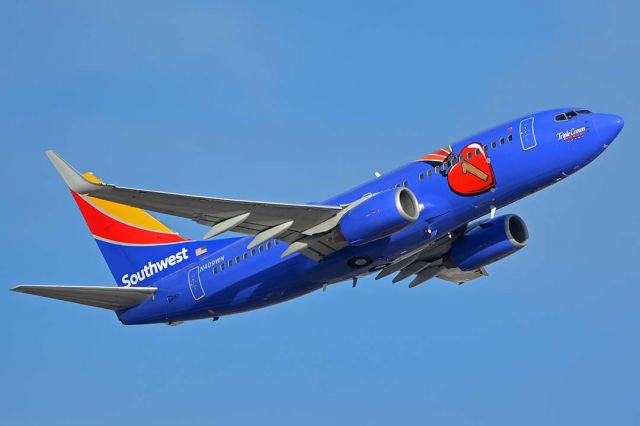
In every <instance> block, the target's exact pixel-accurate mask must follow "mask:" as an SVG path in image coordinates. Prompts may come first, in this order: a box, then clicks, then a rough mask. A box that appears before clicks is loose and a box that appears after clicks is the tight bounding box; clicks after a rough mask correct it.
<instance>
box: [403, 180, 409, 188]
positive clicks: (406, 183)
mask: <svg viewBox="0 0 640 426" xmlns="http://www.w3.org/2000/svg"><path fill="white" fill-rule="evenodd" d="M402 185H404V187H405V188H406V187H407V186H409V182H408V181H406V180H405V181H404V182H402Z"/></svg>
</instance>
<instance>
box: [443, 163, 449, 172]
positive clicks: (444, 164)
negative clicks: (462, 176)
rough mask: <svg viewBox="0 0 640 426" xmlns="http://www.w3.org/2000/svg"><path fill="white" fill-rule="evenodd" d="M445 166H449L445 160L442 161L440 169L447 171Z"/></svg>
mask: <svg viewBox="0 0 640 426" xmlns="http://www.w3.org/2000/svg"><path fill="white" fill-rule="evenodd" d="M447 167H449V163H447V162H446V161H445V162H444V163H442V171H443V172H446V171H447Z"/></svg>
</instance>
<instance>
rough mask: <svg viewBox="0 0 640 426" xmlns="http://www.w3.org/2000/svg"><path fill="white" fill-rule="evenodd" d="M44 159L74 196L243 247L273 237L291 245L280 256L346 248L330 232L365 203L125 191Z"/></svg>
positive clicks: (54, 157)
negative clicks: (237, 236) (201, 230)
mask: <svg viewBox="0 0 640 426" xmlns="http://www.w3.org/2000/svg"><path fill="white" fill-rule="evenodd" d="M47 156H48V157H49V159H50V160H51V162H52V163H53V165H54V166H55V168H56V169H57V170H58V172H59V173H60V175H62V178H63V179H64V180H65V182H66V183H67V185H68V186H69V188H70V189H71V190H72V191H74V192H76V193H78V194H81V195H88V196H91V197H95V198H100V199H103V200H108V201H113V202H116V203H120V204H126V205H129V206H133V207H138V208H141V209H146V210H151V211H155V212H158V213H165V214H169V215H172V216H179V217H184V218H188V219H191V220H193V221H195V222H197V223H200V224H203V225H206V226H210V227H211V229H210V230H209V232H207V234H206V235H205V238H212V237H214V236H216V235H218V234H220V233H222V232H225V231H234V232H239V233H242V234H248V235H253V236H254V239H253V241H252V242H251V243H250V244H249V246H248V248H251V247H254V246H256V245H258V244H261V243H262V242H264V241H267V240H269V239H272V238H278V239H280V240H282V241H285V242H287V243H288V244H289V245H290V246H289V248H288V249H287V251H285V252H284V253H283V254H282V256H283V257H284V256H286V255H289V254H292V253H295V252H298V251H300V252H302V253H303V254H305V255H306V256H308V257H310V258H312V259H314V260H320V259H322V258H323V257H325V256H327V255H329V254H331V253H333V252H335V251H337V250H339V249H340V248H343V247H345V246H346V245H347V244H346V243H344V242H336V241H333V239H332V237H331V232H329V231H332V230H333V229H334V228H335V227H336V226H337V225H338V222H339V220H340V218H341V217H342V215H344V213H346V212H347V211H348V210H349V209H350V208H352V207H355V206H356V205H357V204H359V202H361V201H363V200H364V199H366V198H361V199H360V200H356V201H355V202H353V203H351V204H349V205H348V206H331V205H315V204H287V203H268V202H262V201H246V200H230V199H225V198H213V197H204V196H197V195H185V194H175V193H169V192H158V191H149V190H145V189H134V188H124V187H119V186H115V185H111V184H105V183H102V182H100V181H98V180H96V179H88V178H87V175H85V176H83V175H82V174H80V173H79V172H78V171H77V170H76V169H74V168H73V167H72V166H71V165H70V164H69V163H67V162H66V161H65V160H64V159H62V157H60V156H59V155H57V154H56V153H55V152H53V151H47Z"/></svg>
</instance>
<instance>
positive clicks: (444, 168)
mask: <svg viewBox="0 0 640 426" xmlns="http://www.w3.org/2000/svg"><path fill="white" fill-rule="evenodd" d="M512 140H513V135H512V134H511V133H509V134H508V135H507V137H506V138H500V139H499V140H495V141H492V142H491V143H490V144H487V145H484V146H483V148H484V152H485V153H487V152H489V148H491V149H493V148H496V147H497V146H498V144H500V145H504V144H505V141H508V142H511V141H512ZM476 155H480V149H479V148H476V149H475V150H473V151H469V152H467V154H466V157H465V158H464V159H466V160H471V159H472V158H473V157H474V156H476ZM458 158H459V157H458V156H457V155H456V156H453V157H452V158H451V160H449V161H445V162H444V163H442V165H441V166H435V167H434V168H433V169H431V168H430V169H429V170H427V173H426V175H427V177H430V176H432V175H433V174H434V173H436V174H437V173H440V172H441V171H442V172H445V171H447V169H449V168H451V167H453V166H454V165H455V164H456V163H457V162H458ZM487 161H490V159H489V158H488V157H487ZM424 178H425V174H424V173H420V174H419V175H418V180H420V181H422V180H424ZM401 186H405V187H407V186H409V181H408V180H405V181H404V182H402V184H400V183H397V184H396V188H400V187H401ZM389 189H391V188H389Z"/></svg>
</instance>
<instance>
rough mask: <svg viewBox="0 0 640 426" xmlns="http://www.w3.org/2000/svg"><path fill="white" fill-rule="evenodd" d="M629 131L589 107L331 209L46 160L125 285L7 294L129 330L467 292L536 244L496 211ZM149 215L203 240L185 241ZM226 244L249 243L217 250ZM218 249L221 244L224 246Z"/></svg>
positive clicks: (340, 198)
mask: <svg viewBox="0 0 640 426" xmlns="http://www.w3.org/2000/svg"><path fill="white" fill-rule="evenodd" d="M623 126H624V121H623V120H622V118H620V117H619V116H616V115H612V114H600V113H592V112H591V111H589V110H586V109H584V108H561V109H554V110H548V111H543V112H539V113H535V114H531V115H527V116H524V117H520V118H517V119H515V120H511V121H508V122H506V123H504V124H501V125H499V126H497V127H494V128H492V129H490V130H487V131H485V132H482V133H479V134H476V135H474V136H472V137H470V138H467V139H464V140H462V141H460V142H458V143H454V144H452V145H447V146H445V147H442V148H440V149H438V150H436V151H433V152H431V153H429V154H427V155H424V156H422V157H420V158H418V159H417V160H415V161H412V162H411V163H409V164H407V165H404V166H402V167H400V168H398V169H396V170H393V171H391V172H389V173H386V174H384V175H380V174H379V173H377V172H376V177H375V178H373V179H371V180H369V181H368V182H366V183H364V184H362V185H360V186H357V187H355V188H352V189H350V190H348V191H346V192H344V193H342V194H340V195H337V196H335V197H332V198H330V199H328V200H326V201H324V202H321V203H317V202H312V203H306V204H286V203H271V202H262V201H245V200H233V199H224V198H213V197H207V196H194V195H184V194H176V193H169V192H157V191H149V190H144V189H133V188H126V187H120V186H116V185H112V184H107V183H104V182H102V181H101V180H100V179H98V178H97V177H96V176H94V175H93V174H91V173H85V174H81V173H79V172H78V171H77V170H76V169H74V168H73V167H72V166H71V165H70V164H69V163H67V162H66V161H65V160H64V159H62V157H60V156H59V155H58V154H56V153H55V152H53V151H47V155H48V157H49V159H50V160H51V162H52V163H53V165H54V166H55V168H56V169H57V171H58V172H59V173H60V175H61V176H62V178H63V180H64V181H65V182H66V184H67V186H68V187H69V189H70V190H71V194H72V196H73V198H74V200H75V202H76V203H77V205H78V207H79V208H80V211H81V213H82V215H83V217H84V219H85V221H86V223H87V225H88V226H89V230H90V232H91V233H92V234H93V237H94V238H95V240H96V243H97V244H98V247H99V249H100V251H101V252H102V255H103V257H104V259H105V261H106V262H107V265H108V267H109V268H110V270H111V273H112V274H113V277H114V279H115V281H116V283H117V286H99V287H92V286H56V285H19V286H17V287H15V288H13V289H12V290H14V291H18V292H22V293H28V294H34V295H39V296H44V297H50V298H55V299H61V300H65V301H70V302H76V303H80V304H85V305H90V306H95V307H100V308H105V309H109V310H112V311H114V312H115V314H116V315H117V318H118V319H119V320H120V322H121V323H122V324H125V325H133V324H152V323H164V324H168V325H177V324H180V323H182V322H184V321H188V320H196V319H204V318H209V319H213V320H217V319H219V318H220V317H222V316H226V315H231V314H237V313H241V312H246V311H250V310H254V309H258V308H262V307H266V306H270V305H273V304H276V303H280V302H284V301H287V300H290V299H293V298H296V297H299V296H302V295H304V294H307V293H310V292H313V291H316V290H319V289H326V288H327V286H328V285H332V284H336V283H339V282H343V281H349V280H351V281H352V283H353V286H354V287H355V286H356V283H357V280H358V278H361V277H363V276H366V275H369V274H374V273H375V274H377V275H376V279H381V278H385V277H388V276H390V275H392V274H395V276H394V277H393V279H392V282H393V283H396V282H399V281H402V280H404V279H410V281H409V284H408V286H409V287H415V286H417V285H420V284H422V283H425V282H427V281H428V280H430V279H433V278H439V279H442V280H445V281H450V282H453V283H455V284H463V283H466V282H468V281H471V280H474V279H476V278H479V277H483V276H486V275H487V271H486V269H485V268H486V266H487V265H489V264H491V263H493V262H496V261H498V260H500V259H502V258H504V257H507V256H509V255H511V254H513V253H515V252H517V251H519V250H520V249H522V248H523V247H525V246H526V245H527V242H528V239H529V233H528V230H527V226H526V224H525V222H524V221H523V219H522V218H520V217H519V216H517V215H515V214H504V215H501V216H496V211H497V210H498V209H501V208H503V207H505V206H506V205H508V204H510V203H513V202H514V201H516V200H519V199H521V198H523V197H525V196H528V195H530V194H532V193H534V192H536V191H539V190H541V189H543V188H545V187H547V186H549V185H552V184H554V183H556V182H559V181H561V180H563V179H564V178H566V177H567V176H569V175H571V174H573V173H575V172H576V171H578V170H579V169H581V168H582V167H584V166H586V165H587V164H589V163H590V162H591V161H593V160H594V159H595V158H596V157H597V156H599V155H600V154H602V153H603V152H604V151H605V150H606V148H607V147H608V146H609V145H610V144H611V142H613V140H614V139H615V138H616V136H617V135H618V134H619V133H620V131H621V130H622V128H623ZM147 210H148V211H153V212H158V213H162V214H168V215H173V216H178V217H183V218H188V219H191V220H193V221H195V222H197V223H199V224H202V225H205V226H207V227H208V231H207V232H206V234H205V235H204V237H203V238H202V239H200V240H192V239H188V238H185V237H183V236H181V235H180V234H178V233H177V232H175V231H173V230H171V229H170V228H168V227H167V226H165V225H164V224H162V223H161V222H160V221H158V220H157V219H156V218H154V217H153V216H152V215H151V214H149V213H148V212H147ZM227 231H233V232H236V233H240V234H245V235H246V236H241V237H226V238H223V237H219V236H220V235H221V234H224V233H225V232H227ZM215 237H217V238H215Z"/></svg>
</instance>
